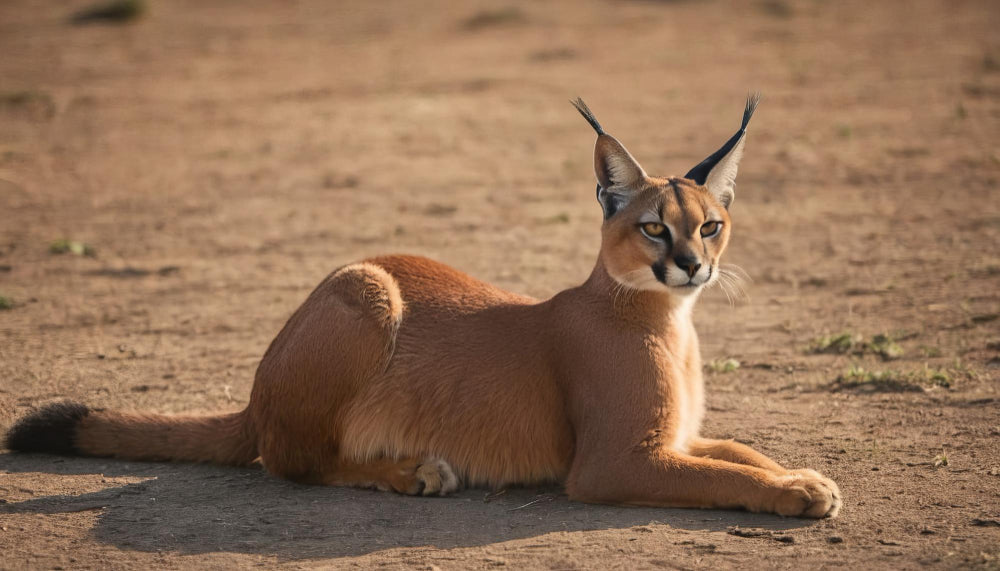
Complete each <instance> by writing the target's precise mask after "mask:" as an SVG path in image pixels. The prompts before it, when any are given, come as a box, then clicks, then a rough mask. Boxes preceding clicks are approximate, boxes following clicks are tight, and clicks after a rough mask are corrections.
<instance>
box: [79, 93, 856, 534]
mask: <svg viewBox="0 0 1000 571" xmlns="http://www.w3.org/2000/svg"><path fill="white" fill-rule="evenodd" d="M748 109H749V106H748ZM749 112H750V113H752V110H750V111H749ZM588 113H589V111H588ZM588 120H589V119H588ZM747 121H748V116H745V119H744V128H745V126H746V123H747ZM594 123H595V124H596V120H594ZM595 128H596V127H595ZM739 143H740V144H739V145H738V149H739V151H740V152H742V141H739ZM737 159H738V157H737ZM595 165H596V167H597V171H598V178H599V180H600V181H601V183H602V188H601V189H599V197H601V196H602V194H601V192H604V193H605V194H604V195H603V196H604V198H602V204H605V206H606V208H607V210H606V213H608V212H610V214H607V219H606V220H605V223H604V226H603V228H602V245H601V251H600V254H599V256H598V260H597V263H596V265H595V268H594V270H593V272H592V273H591V275H590V277H589V278H588V279H587V280H586V281H585V282H584V283H583V284H582V285H580V286H579V287H575V288H572V289H569V290H566V291H563V292H560V293H559V294H557V295H555V296H554V297H552V298H551V299H548V300H546V301H536V300H534V299H531V298H527V297H524V296H520V295H516V294H513V293H509V292H506V291H503V290H501V289H498V288H496V287H494V286H492V285H490V284H487V283H484V282H481V281H479V280H476V279H474V278H472V277H469V276H467V275H465V274H463V273H461V272H459V271H457V270H455V269H452V268H450V267H447V266H445V265H443V264H440V263H437V262H434V261H431V260H429V259H426V258H421V257H412V256H387V257H379V258H374V259H370V260H366V261H364V262H362V263H359V264H353V265H349V266H345V267H343V268H340V269H338V270H336V271H335V272H333V273H332V274H331V275H330V276H329V277H328V278H327V279H326V280H324V281H323V282H322V283H321V284H320V285H319V287H317V288H316V290H315V291H313V292H312V294H311V295H310V296H309V297H308V299H306V301H305V303H303V305H302V306H301V307H300V308H299V309H298V310H297V311H296V312H295V313H294V314H293V315H292V317H291V318H290V319H289V321H288V323H287V324H286V325H285V326H284V328H283V329H282V330H281V332H280V333H279V334H278V336H277V338H275V340H274V341H273V342H272V343H271V346H270V347H269V348H268V350H267V352H266V353H265V354H264V357H263V359H262V361H261V363H260V366H259V368H258V370H257V375H256V378H255V381H254V386H253V391H252V393H251V396H250V403H249V405H248V407H247V408H246V410H245V411H243V412H241V413H237V414H231V415H224V416H219V417H210V418H181V417H166V416H156V415H126V414H123V413H118V412H99V411H90V412H89V413H88V414H87V415H86V416H85V417H83V419H82V420H80V421H79V423H78V424H77V425H76V432H75V434H74V435H73V445H74V446H75V450H76V451H78V452H79V453H81V454H88V455H100V456H116V457H122V458H141V459H150V460H167V459H173V460H188V461H209V462H217V463H225V464H249V463H251V462H253V461H254V460H256V459H258V458H259V460H260V462H262V463H263V465H264V466H265V467H266V469H267V470H268V471H270V472H271V473H273V474H275V475H278V476H281V477H285V478H290V479H294V480H297V481H302V482H309V483H317V484H327V485H355V486H368V487H375V488H379V489H384V490H394V491H397V492H401V493H408V494H425V495H443V494H446V493H448V492H451V491H453V490H454V489H456V488H457V487H458V480H459V479H461V480H462V481H463V482H464V483H465V484H467V485H472V486H489V487H493V488H498V487H502V486H506V485H510V484H535V483H541V482H561V483H564V484H565V486H566V491H567V493H568V494H569V496H570V498H572V499H575V500H582V501H588V502H602V503H615V504H633V505H652V506H674V507H701V508H712V507H715V508H745V509H749V510H753V511H768V512H775V513H779V514H783V515H796V516H806V517H823V516H833V515H836V513H837V511H838V509H839V506H840V497H839V490H838V488H837V486H836V484H834V483H833V482H832V481H830V480H829V479H827V478H825V477H823V476H821V475H820V474H818V473H816V472H814V471H811V470H794V471H793V470H787V469H785V468H783V467H782V466H780V465H779V464H778V463H776V462H774V461H773V460H771V459H769V458H767V457H765V456H763V455H762V454H760V453H758V452H756V451H754V450H752V449H751V448H749V447H747V446H744V445H742V444H738V443H735V442H732V441H718V440H708V439H704V438H701V437H700V436H699V426H700V424H701V420H702V416H703V413H704V393H703V382H702V375H701V358H700V354H699V349H698V338H697V335H696V333H695V330H694V327H693V324H692V319H691V312H692V306H693V303H694V301H695V299H696V297H697V294H698V292H699V291H700V290H701V289H702V286H704V285H708V284H710V283H712V280H714V279H716V278H717V272H718V262H719V257H720V256H721V254H722V252H723V250H724V249H725V247H726V244H727V243H728V240H729V235H730V218H729V213H728V211H727V209H726V207H725V205H723V204H722V203H721V202H720V199H719V197H720V196H728V197H730V199H731V194H732V188H731V186H730V187H729V188H724V189H717V188H712V187H706V186H701V185H699V184H697V183H696V182H693V181H691V180H688V179H683V178H656V177H650V176H648V175H646V174H645V171H643V170H642V169H641V167H639V166H638V163H635V161H634V159H633V158H632V157H631V155H629V154H628V152H627V151H625V149H624V147H623V146H621V144H620V143H618V142H617V140H614V139H613V138H611V137H610V136H609V135H606V134H605V133H603V131H600V137H599V141H598V146H597V153H596V156H595ZM726 168H727V169H731V172H732V173H733V176H735V163H730V164H728V165H727V167H726ZM717 178H721V177H717ZM731 178H732V177H729V179H731ZM729 182H730V183H731V180H729ZM727 192H728V194H726V193H727ZM605 200H614V201H615V202H614V203H613V204H612V203H611V202H605ZM644 217H646V218H644ZM649 217H654V218H656V217H658V218H657V219H658V220H660V221H661V222H662V224H663V225H665V226H666V227H668V228H669V231H670V234H671V239H670V241H669V243H668V242H667V241H666V240H660V241H657V240H656V239H653V238H651V237H649V236H647V235H644V234H643V233H642V232H640V231H639V227H640V226H641V225H642V223H643V220H645V219H647V218H649ZM712 220H714V221H718V222H719V223H721V225H722V226H721V230H720V231H719V233H718V234H717V235H714V236H710V237H707V238H706V237H703V236H702V235H701V234H700V232H702V231H703V230H702V229H703V228H704V225H705V224H706V222H709V221H712ZM654 229H655V228H654ZM678 256H688V257H690V258H691V259H696V260H698V261H699V262H700V266H699V267H701V268H702V269H701V270H697V271H694V270H695V268H694V266H693V265H688V266H686V267H687V270H683V268H682V267H679V264H681V262H677V264H674V263H673V261H672V260H676V259H678ZM658 264H659V266H658ZM713 270H714V271H716V274H715V276H714V277H713V275H712V271H713ZM658 272H659V273H658ZM678 272H682V273H680V274H679V273H678ZM685 272H686V273H685ZM678 276H680V277H678ZM706 276H707V277H706ZM689 277H690V280H691V281H692V283H693V282H694V281H696V280H703V281H702V282H700V283H699V284H697V287H696V286H695V285H690V284H688V285H687V286H682V285H681V286H679V285H674V284H673V282H674V281H677V280H682V281H684V280H688V279H689Z"/></svg>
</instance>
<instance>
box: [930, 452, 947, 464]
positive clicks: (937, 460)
mask: <svg viewBox="0 0 1000 571" xmlns="http://www.w3.org/2000/svg"><path fill="white" fill-rule="evenodd" d="M932 462H933V463H934V467H935V468H939V467H941V466H947V465H948V454H947V453H945V452H942V453H940V454H938V455H937V456H935V457H934V460H933V461H932Z"/></svg>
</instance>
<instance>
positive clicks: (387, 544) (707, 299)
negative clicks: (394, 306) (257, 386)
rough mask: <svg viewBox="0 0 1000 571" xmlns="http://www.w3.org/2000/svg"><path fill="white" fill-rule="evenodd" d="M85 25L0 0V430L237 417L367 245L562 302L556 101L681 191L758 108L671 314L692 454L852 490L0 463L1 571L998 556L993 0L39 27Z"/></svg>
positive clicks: (561, 8) (401, 6)
mask: <svg viewBox="0 0 1000 571" xmlns="http://www.w3.org/2000/svg"><path fill="white" fill-rule="evenodd" d="M84 5H85V4H81V3H80V2H76V1H61V0H60V1H48V0H37V1H23V0H9V1H5V2H3V3H0V296H2V298H0V307H4V308H5V309H3V310H0V430H6V428H7V427H9V425H10V424H11V423H12V422H13V421H14V420H15V419H16V418H17V417H19V416H21V415H23V414H25V413H27V412H29V411H30V410H32V409H33V408H34V407H36V406H38V405H40V404H43V403H47V402H50V401H54V400H59V399H74V400H79V401H82V402H85V403H87V404H90V405H94V406H98V407H121V408H127V409H146V410H152V411H158V412H168V413H170V412H181V411H185V412H187V411H232V410H238V409H239V408H241V407H242V406H243V405H244V404H245V403H246V402H247V398H248V395H249V392H250V386H251V382H252V376H253V371H254V368H255V366H256V364H257V361H258V359H259V358H260V355H261V354H262V353H263V351H264V349H265V348H266V346H267V344H268V342H269V341H270V340H271V338H272V337H273V336H274V335H275V334H276V333H277V331H278V329H279V328H280V327H281V325H282V324H283V322H284V320H285V319H287V317H288V316H289V315H290V314H291V312H292V311H293V310H294V309H295V307H296V306H297V305H298V304H299V303H300V302H301V301H302V300H303V299H304V298H305V296H306V295H307V294H308V292H309V291H310V290H311V288H312V287H313V286H314V285H315V284H317V283H318V282H319V281H320V280H321V279H322V278H323V277H324V276H325V275H326V273H328V272H329V271H330V270H332V269H333V268H335V267H337V266H339V265H341V264H344V263H347V262H350V261H353V260H357V259H359V258H362V257H365V256H369V255H373V254H376V253H386V252H408V253H419V254H424V255H428V256H431V257H434V258H437V259H439V260H442V261H444V262H446V263H449V264H451V265H453V266H456V267H458V268H460V269H462V270H465V271H467V272H469V273H471V274H473V275H475V276H477V277H480V278H483V279H486V280H489V281H492V282H495V283H498V284H500V285H502V286H504V287H507V288H510V289H513V290H515V291H518V292H521V293H526V294H530V295H534V296H538V297H547V296H549V295H551V294H553V293H554V292H556V291H559V290H560V289H563V288H566V287H569V286H571V285H575V284H577V283H579V282H581V281H583V280H584V279H585V278H586V276H587V275H588V273H589V271H590V268H591V267H592V264H593V262H594V259H595V254H596V252H597V247H598V241H599V233H598V228H599V225H600V221H601V216H600V211H599V208H598V205H597V203H596V202H595V200H594V197H593V192H594V183H593V179H594V175H593V170H592V151H593V143H594V135H593V133H592V131H591V130H590V128H589V127H588V126H587V125H586V124H585V123H584V122H583V121H582V119H581V118H580V117H579V116H578V115H577V114H576V112H575V111H574V110H573V109H572V107H570V105H569V103H568V99H570V98H571V97H575V96H577V95H581V96H583V97H584V98H585V99H586V100H587V102H588V103H589V104H590V106H591V107H592V108H593V109H594V110H595V112H596V113H597V115H598V117H599V118H600V119H601V121H602V122H603V123H604V124H605V127H606V128H607V129H608V130H609V131H610V132H611V133H612V134H614V135H616V136H617V137H618V138H620V139H621V140H622V141H623V142H624V143H625V144H626V145H627V146H628V147H629V148H630V150H631V151H632V152H633V153H634V154H635V155H636V156H637V158H638V159H639V160H640V161H641V162H642V163H643V164H644V165H645V166H646V168H647V169H648V170H650V171H651V172H653V173H655V174H682V173H683V172H685V171H686V170H687V169H688V168H689V167H690V166H692V165H694V164H695V163H696V162H698V161H699V160H700V159H701V158H703V157H704V156H706V155H708V154H709V153H710V152H712V151H713V150H715V148H717V147H718V146H719V145H720V144H721V143H722V142H723V141H724V140H725V139H726V138H728V137H729V135H731V134H732V132H733V131H734V130H735V129H736V128H737V126H738V121H739V118H740V113H741V110H742V106H743V99H744V97H745V96H746V93H747V91H748V90H758V89H759V90H760V91H762V92H763V93H764V103H763V104H762V105H761V107H760V109H759V110H758V113H757V116H756V117H755V119H754V123H753V125H752V128H751V130H750V138H749V142H748V145H747V152H746V155H745V158H744V160H743V164H742V168H741V170H740V176H739V185H738V188H737V199H736V202H735V204H734V206H733V210H732V213H733V219H734V236H733V240H732V243H731V246H730V248H729V251H728V253H727V256H726V259H727V261H728V262H731V263H735V264H738V265H739V266H741V267H742V268H744V269H745V271H746V272H747V274H748V275H749V276H750V278H751V279H752V281H751V282H748V283H747V285H746V290H747V293H748V297H746V298H740V299H737V300H736V301H735V303H734V304H733V305H731V304H730V302H729V300H728V299H727V297H726V295H725V293H724V292H723V291H721V290H713V291H710V292H708V293H707V294H706V295H704V296H703V298H702V300H701V301H700V303H699V306H698V309H697V310H696V322H697V325H698V327H699V332H700V335H701V339H702V351H703V354H704V356H705V360H706V361H707V362H708V363H709V364H708V367H707V368H708V369H709V370H708V372H707V377H706V382H707V385H708V391H709V396H708V405H709V412H708V416H707V422H706V425H705V427H704V433H705V434H707V435H709V436H714V437H735V438H737V439H739V440H740V441H743V442H748V443H751V444H753V445H754V446H755V447H757V448H759V449H760V450H762V451H764V452H766V453H768V454H769V455H771V456H773V457H774V458H776V459H778V460H779V461H781V462H783V463H786V464H788V465H791V466H795V467H813V468H817V469H819V470H821V471H823V472H824V473H826V474H827V475H829V476H830V477H832V478H833V479H835V480H836V481H837V482H839V484H840V486H841V488H842V490H843V493H844V496H845V505H844V508H843V510H842V513H841V516H840V517H839V518H837V519H834V520H825V521H807V520H800V519H783V518H780V517H776V516H770V515H753V514H748V513H743V512H732V511H698V510H670V509H645V508H643V509H640V508H635V509H626V508H615V507H602V506H590V505H583V504H576V503H571V502H568V501H567V500H566V499H565V496H562V495H560V490H558V489H511V490H507V491H506V492H505V493H503V494H500V495H497V496H490V497H488V496H487V492H486V491H484V490H467V491H464V492H462V493H460V494H459V495H458V496H457V497H454V498H450V499H433V500H431V499H415V498H408V497H400V496H395V495H390V494H382V493H375V492H369V491H362V490H349V489H333V488H317V487H305V486H299V485H294V484H290V483H287V482H284V481H278V480H275V479H273V478H270V477H268V476H267V475H266V474H265V473H264V472H263V471H261V470H256V469H246V470H239V469H227V468H216V467H204V466H191V465H166V464H145V463H135V462H119V461H110V460H103V459H97V460H95V459H65V458H57V457H50V456H43V455H12V454H0V567H3V568H10V569H20V568H39V569H41V568H81V569H83V568H101V569H117V568H150V567H157V568H185V569H186V568H229V567H235V566H239V567H249V566H264V567H292V568H298V567H304V568H311V567H361V568H371V567H387V568H415V569H417V568H425V569H433V568H441V569H451V568H455V569H460V568H497V567H504V566H506V567H511V568H554V569H576V568H624V569H638V568H655V567H667V568H685V569H686V568H729V567H743V568H761V567H774V568H793V567H794V568H802V567H805V568H824V567H825V568H833V567H842V566H849V567H853V568H893V569H906V568H916V567H921V566H930V567H942V568H957V567H962V568H966V567H978V566H984V567H994V568H995V567H997V566H998V565H1000V563H998V561H1000V414H998V410H1000V392H998V390H1000V317H998V316H1000V247H998V246H1000V191H998V184H1000V36H998V35H997V31H996V30H997V29H1000V7H998V5H997V4H996V3H995V2H991V1H989V0H987V1H982V2H977V1H971V0H970V1H958V2H949V1H945V0H941V1H928V0H918V1H911V2H871V1H846V2H820V1H816V0H801V1H798V0H794V1H793V0H766V1H757V2H736V1H732V2H728V1H724V0H704V1H696V0H689V1H680V0H674V1H658V2H657V1H619V2H586V3H584V2H570V1H552V2H545V3H530V4H524V5H517V4H496V3H488V2H440V1H436V2H420V3H415V2H413V3H411V2H400V1H393V2H372V3H366V2H356V3H338V2H323V1H320V0H315V1H312V0H309V1H306V0H302V1H296V2H279V1H272V2H237V1H231V0H226V1H220V2H210V3H209V2H199V1H196V0H172V1H170V2H151V5H150V6H149V10H148V12H147V13H146V14H144V15H143V16H142V17H140V18H139V19H137V20H135V21H132V22H128V23H100V22H97V23H92V24H89V25H76V24H73V23H71V22H70V16H71V15H72V14H73V13H75V12H76V11H77V10H78V9H79V8H81V7H83V6H84ZM60 241H64V242H60ZM60 249H63V250H65V249H69V250H70V251H69V252H64V253H62V254H59V253H55V252H56V251H58V250H60ZM84 250H86V251H84ZM74 251H75V252H74ZM78 254H82V255H78ZM8 306H9V307H8ZM878 335H887V336H888V339H886V338H882V337H877V336H878ZM824 337H825V338H824ZM737 362H738V363H739V366H738V367H736V363H737ZM734 369H735V370H734Z"/></svg>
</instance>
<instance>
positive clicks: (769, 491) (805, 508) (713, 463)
mask: <svg viewBox="0 0 1000 571" xmlns="http://www.w3.org/2000/svg"><path fill="white" fill-rule="evenodd" d="M566 491H567V493H568V494H569V497H570V499H574V500H580V501H585V502H596V503H612V504H631V505H647V506H660V507H679V508H680V507H695V508H743V509H747V510H750V511H754V512H772V513H777V514H780V515H785V516H799V517H833V516H835V515H837V512H838V511H839V510H840V490H839V489H837V486H836V484H834V483H833V482H831V481H830V480H828V479H827V478H823V477H822V476H820V475H819V474H817V473H815V472H813V471H811V470H809V471H802V472H793V473H784V474H779V473H776V472H774V471H771V470H765V469H763V468H759V467H757V466H749V465H745V464H736V463H733V462H727V461H724V460H716V459H712V458H699V457H696V456H691V455H689V454H681V453H678V452H675V451H672V450H668V449H659V450H652V451H650V450H636V449H632V450H630V451H627V452H623V453H621V454H619V455H616V456H615V457H613V458H609V457H603V458H602V457H600V455H587V454H586V453H580V452H578V453H577V458H576V460H575V461H574V464H573V467H572V468H571V469H570V474H569V478H568V479H567V485H566Z"/></svg>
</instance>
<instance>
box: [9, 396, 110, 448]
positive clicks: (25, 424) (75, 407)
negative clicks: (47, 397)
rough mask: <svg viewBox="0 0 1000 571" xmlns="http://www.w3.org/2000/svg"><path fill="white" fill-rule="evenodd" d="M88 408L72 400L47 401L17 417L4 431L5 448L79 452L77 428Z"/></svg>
mask: <svg viewBox="0 0 1000 571" xmlns="http://www.w3.org/2000/svg"><path fill="white" fill-rule="evenodd" d="M88 414H90V409H89V408H87V407H86V406H84V405H82V404H79V403H75V402H61V403H55V404H50V405H48V406H46V407H44V408H42V409H41V410H37V411H35V412H33V413H31V414H29V415H28V416H26V417H24V418H22V419H21V420H19V421H17V422H16V423H15V424H14V426H13V427H12V428H11V429H10V431H9V432H8V433H7V438H6V445H7V448H9V449H11V450H14V451H16V452H45V453H47V454H62V455H66V456H75V455H79V454H80V451H79V450H78V449H77V447H76V430H77V427H78V425H79V424H80V421H81V420H83V418H84V417H86V416H87V415H88Z"/></svg>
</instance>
